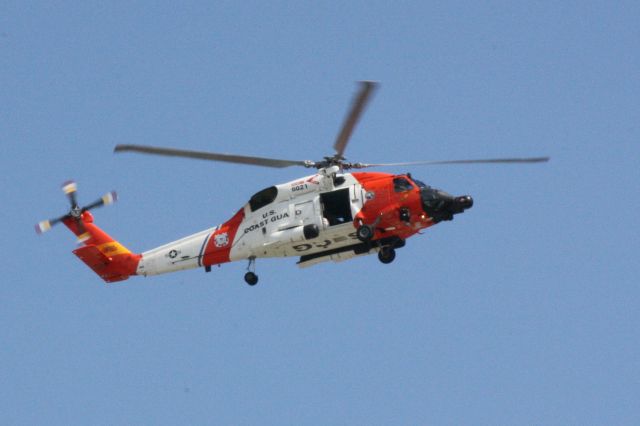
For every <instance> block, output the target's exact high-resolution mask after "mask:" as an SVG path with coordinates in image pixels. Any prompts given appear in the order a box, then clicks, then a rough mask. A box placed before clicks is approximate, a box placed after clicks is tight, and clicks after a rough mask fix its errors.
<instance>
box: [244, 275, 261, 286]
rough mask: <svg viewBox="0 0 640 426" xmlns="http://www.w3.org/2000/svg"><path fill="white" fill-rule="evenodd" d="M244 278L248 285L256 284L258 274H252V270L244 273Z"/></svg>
mask: <svg viewBox="0 0 640 426" xmlns="http://www.w3.org/2000/svg"><path fill="white" fill-rule="evenodd" d="M244 280H245V281H246V282H247V284H249V285H256V284H258V276H257V275H256V274H254V273H253V272H247V273H246V274H244Z"/></svg>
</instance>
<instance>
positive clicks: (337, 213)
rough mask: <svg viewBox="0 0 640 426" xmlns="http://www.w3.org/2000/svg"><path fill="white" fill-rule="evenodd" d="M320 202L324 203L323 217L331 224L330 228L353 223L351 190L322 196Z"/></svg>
mask: <svg viewBox="0 0 640 426" xmlns="http://www.w3.org/2000/svg"><path fill="white" fill-rule="evenodd" d="M320 201H321V202H322V215H323V216H324V218H325V219H327V221H328V222H329V226H334V225H341V224H343V223H347V222H351V221H353V217H352V216H351V201H350V199H349V188H345V189H339V190H337V191H331V192H325V193H323V194H320Z"/></svg>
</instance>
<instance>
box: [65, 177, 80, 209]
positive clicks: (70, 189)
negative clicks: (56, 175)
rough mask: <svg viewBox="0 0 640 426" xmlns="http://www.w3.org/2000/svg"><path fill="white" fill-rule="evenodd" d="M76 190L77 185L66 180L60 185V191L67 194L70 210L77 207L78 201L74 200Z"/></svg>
mask: <svg viewBox="0 0 640 426" xmlns="http://www.w3.org/2000/svg"><path fill="white" fill-rule="evenodd" d="M77 190H78V185H77V184H76V183H75V181H73V180H68V181H66V182H65V183H63V184H62V191H63V192H64V193H65V194H67V197H68V198H69V202H70V203H71V208H72V209H73V208H76V207H78V200H77V199H76V191H77Z"/></svg>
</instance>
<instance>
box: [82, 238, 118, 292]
mask: <svg viewBox="0 0 640 426" xmlns="http://www.w3.org/2000/svg"><path fill="white" fill-rule="evenodd" d="M73 254H75V255H76V256H78V258H79V259H80V260H82V261H83V262H84V263H85V264H86V265H87V266H88V267H89V268H91V269H93V271H94V272H95V273H96V274H98V275H99V276H100V277H101V278H102V279H103V280H105V281H106V282H108V283H111V282H115V281H122V280H126V279H127V278H129V275H126V274H125V275H123V274H121V273H118V272H117V271H114V270H113V268H110V267H109V266H110V265H111V263H112V262H113V258H111V257H108V256H106V255H105V254H104V253H102V252H101V251H100V250H99V249H98V247H96V246H95V245H93V244H91V245H87V246H84V247H80V248H79V249H76V250H74V251H73Z"/></svg>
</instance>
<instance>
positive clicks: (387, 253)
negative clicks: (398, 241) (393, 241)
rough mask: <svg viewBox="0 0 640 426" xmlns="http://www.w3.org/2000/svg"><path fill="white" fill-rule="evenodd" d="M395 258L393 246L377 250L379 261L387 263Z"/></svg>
mask: <svg viewBox="0 0 640 426" xmlns="http://www.w3.org/2000/svg"><path fill="white" fill-rule="evenodd" d="M395 258H396V251H395V250H394V249H393V247H383V248H381V249H380V251H379V252H378V260H380V262H382V263H384V264H387V263H391V262H393V259H395Z"/></svg>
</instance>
